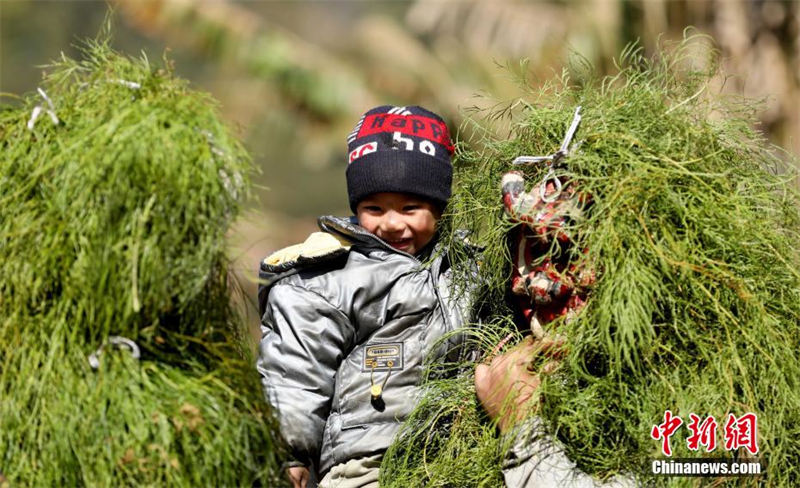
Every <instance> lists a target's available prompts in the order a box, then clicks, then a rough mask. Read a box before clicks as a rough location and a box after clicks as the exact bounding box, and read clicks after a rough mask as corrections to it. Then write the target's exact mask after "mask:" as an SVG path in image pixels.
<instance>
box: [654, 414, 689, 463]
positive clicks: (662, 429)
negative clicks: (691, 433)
mask: <svg viewBox="0 0 800 488" xmlns="http://www.w3.org/2000/svg"><path fill="white" fill-rule="evenodd" d="M681 424H683V420H681V418H680V417H675V416H673V415H672V412H671V411H669V410H667V411H665V412H664V423H662V424H660V425H654V426H653V430H652V431H650V437H652V438H653V439H655V440H659V439H661V441H662V442H661V451H662V452H663V453H664V454H665V455H666V456H672V448H671V447H670V445H669V438H670V437H672V434H674V433H675V431H676V430H677V429H678V427H680V426H681Z"/></svg>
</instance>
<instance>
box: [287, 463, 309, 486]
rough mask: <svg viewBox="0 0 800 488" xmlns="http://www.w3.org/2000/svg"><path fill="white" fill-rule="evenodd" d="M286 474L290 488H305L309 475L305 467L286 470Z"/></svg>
mask: <svg viewBox="0 0 800 488" xmlns="http://www.w3.org/2000/svg"><path fill="white" fill-rule="evenodd" d="M286 474H287V475H288V476H289V479H290V480H291V482H292V488H306V485H307V484H308V478H309V477H310V476H311V474H310V473H309V471H308V468H306V467H305V466H293V467H291V468H286Z"/></svg>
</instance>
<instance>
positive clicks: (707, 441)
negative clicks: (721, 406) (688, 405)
mask: <svg viewBox="0 0 800 488" xmlns="http://www.w3.org/2000/svg"><path fill="white" fill-rule="evenodd" d="M689 418H690V419H692V421H691V422H689V425H688V426H687V427H689V430H690V431H691V432H692V435H690V436H689V437H688V438H686V445H687V446H688V447H689V450H691V451H696V450H697V449H698V448H699V447H700V446H705V447H706V452H711V451H713V450H714V449H716V448H717V420H716V419H715V418H714V416H713V415H709V416H708V417H707V418H706V419H705V420H703V422H702V423H701V422H700V417H698V416H697V415H695V414H693V413H690V414H689Z"/></svg>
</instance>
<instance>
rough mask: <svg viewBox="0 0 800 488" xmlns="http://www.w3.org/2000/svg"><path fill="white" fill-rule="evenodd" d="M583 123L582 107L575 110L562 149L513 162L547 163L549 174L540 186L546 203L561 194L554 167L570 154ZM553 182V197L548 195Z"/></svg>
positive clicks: (520, 158)
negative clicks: (573, 140)
mask: <svg viewBox="0 0 800 488" xmlns="http://www.w3.org/2000/svg"><path fill="white" fill-rule="evenodd" d="M580 123H581V106H580V105H578V107H577V108H576V109H575V115H573V116H572V123H571V124H570V125H569V129H567V133H566V134H565V135H564V140H563V141H562V142H561V147H560V148H559V149H558V151H556V152H554V153H553V154H548V155H547V156H519V157H517V158H515V159H514V161H512V162H511V164H512V165H516V166H519V165H523V164H524V165H529V164H536V163H544V162H547V166H548V171H547V174H546V175H544V178H543V179H542V182H541V183H540V184H539V196H541V198H542V200H543V201H545V202H552V201H554V200H555V199H556V198H558V196H559V195H560V194H561V187H562V183H561V180H560V179H558V176H556V172H555V169H554V166H555V165H556V164H558V162H559V161H561V160H562V159H564V157H566V156H567V154H569V145H570V143H571V142H572V138H573V137H574V136H575V131H577V130H578V125H580ZM551 180H552V181H553V184H554V185H555V187H556V188H555V191H554V192H553V194H552V195H549V196H548V195H547V194H546V190H547V182H549V181H551Z"/></svg>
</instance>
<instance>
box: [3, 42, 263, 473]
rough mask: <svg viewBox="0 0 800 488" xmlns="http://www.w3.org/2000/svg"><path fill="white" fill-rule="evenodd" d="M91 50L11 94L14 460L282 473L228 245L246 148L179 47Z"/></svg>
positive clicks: (9, 297) (10, 439) (8, 391)
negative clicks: (163, 59)
mask: <svg viewBox="0 0 800 488" xmlns="http://www.w3.org/2000/svg"><path fill="white" fill-rule="evenodd" d="M83 54H84V57H83V58H82V59H80V60H73V59H68V58H66V57H64V56H62V58H61V59H60V60H59V61H58V62H56V63H54V64H53V65H51V66H49V67H48V69H47V74H46V76H45V78H44V80H43V83H42V85H41V87H40V90H37V91H36V92H34V93H32V94H30V95H28V96H25V97H22V98H21V99H20V100H19V102H20V103H19V104H18V106H16V107H10V106H7V107H5V108H4V109H3V110H2V111H0V139H1V140H2V143H0V146H2V155H3V157H2V163H0V216H1V218H0V277H2V278H1V279H0V398H2V401H0V467H1V468H2V472H3V474H4V476H5V477H6V478H7V479H8V481H9V482H10V483H11V485H12V486H14V485H23V486H54V485H60V486H82V485H98V486H115V485H142V484H144V485H161V484H164V483H170V484H182V485H194V486H197V485H229V486H231V485H239V484H242V483H250V482H252V481H256V480H261V481H262V482H264V483H266V484H272V480H274V476H275V473H276V472H277V470H276V467H275V466H276V461H275V456H276V446H274V445H273V440H272V439H273V435H272V433H273V428H272V427H271V425H272V424H271V421H270V420H269V416H268V410H267V409H266V408H265V406H264V402H263V399H262V397H261V394H260V393H259V391H260V388H259V385H258V380H257V377H256V375H254V374H253V373H252V370H253V368H252V366H251V361H250V358H249V354H250V350H251V349H250V348H249V347H247V345H246V344H245V340H246V337H247V334H246V331H244V330H243V329H242V328H243V327H244V324H243V321H242V320H241V319H240V318H239V317H238V315H237V312H236V310H235V308H234V307H233V306H232V302H231V298H230V297H231V293H232V292H234V291H235V289H236V286H235V283H234V282H233V281H232V280H231V276H229V274H228V260H227V258H226V255H225V233H226V231H227V230H228V228H229V225H230V224H231V222H232V219H233V218H234V217H235V215H236V214H237V212H238V210H239V207H240V204H241V202H242V200H243V198H244V197H245V196H246V192H247V186H246V185H247V182H248V179H249V172H250V168H251V165H250V159H249V157H248V155H247V154H246V152H245V151H244V149H243V148H242V146H241V145H240V144H239V143H238V142H237V140H236V139H235V138H234V136H233V135H232V134H231V132H230V130H229V129H228V128H227V127H226V126H225V125H224V124H223V122H222V121H221V119H220V117H219V115H218V113H217V109H216V105H215V103H214V101H213V100H212V99H211V98H210V97H209V96H208V95H206V94H203V93H199V92H196V91H193V90H191V89H190V88H189V87H188V83H187V82H185V81H184V80H181V79H180V78H178V77H177V76H175V75H174V73H173V72H172V69H171V67H170V66H169V63H167V64H166V65H165V66H164V67H162V68H158V67H156V66H152V65H151V64H150V62H149V60H148V59H147V58H146V57H145V56H142V57H141V58H139V59H132V58H128V57H125V56H123V55H121V54H119V53H116V52H114V51H113V50H112V49H111V48H110V47H109V41H108V40H100V41H91V42H88V43H87V44H86V46H85V49H84V53H83ZM111 336H121V337H124V338H126V339H129V340H131V341H133V342H134V343H135V344H134V345H135V346H138V348H139V350H140V352H141V357H140V358H139V359H137V358H135V357H134V354H133V352H132V349H131V347H132V346H129V347H116V346H114V345H113V344H112V343H110V341H109V337H111ZM111 342H113V341H111ZM98 350H99V354H97V360H98V361H97V362H98V363H99V364H97V366H98V367H97V368H96V369H95V368H93V366H92V365H90V363H89V361H88V357H89V356H90V355H91V354H92V353H95V352H96V351H98Z"/></svg>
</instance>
